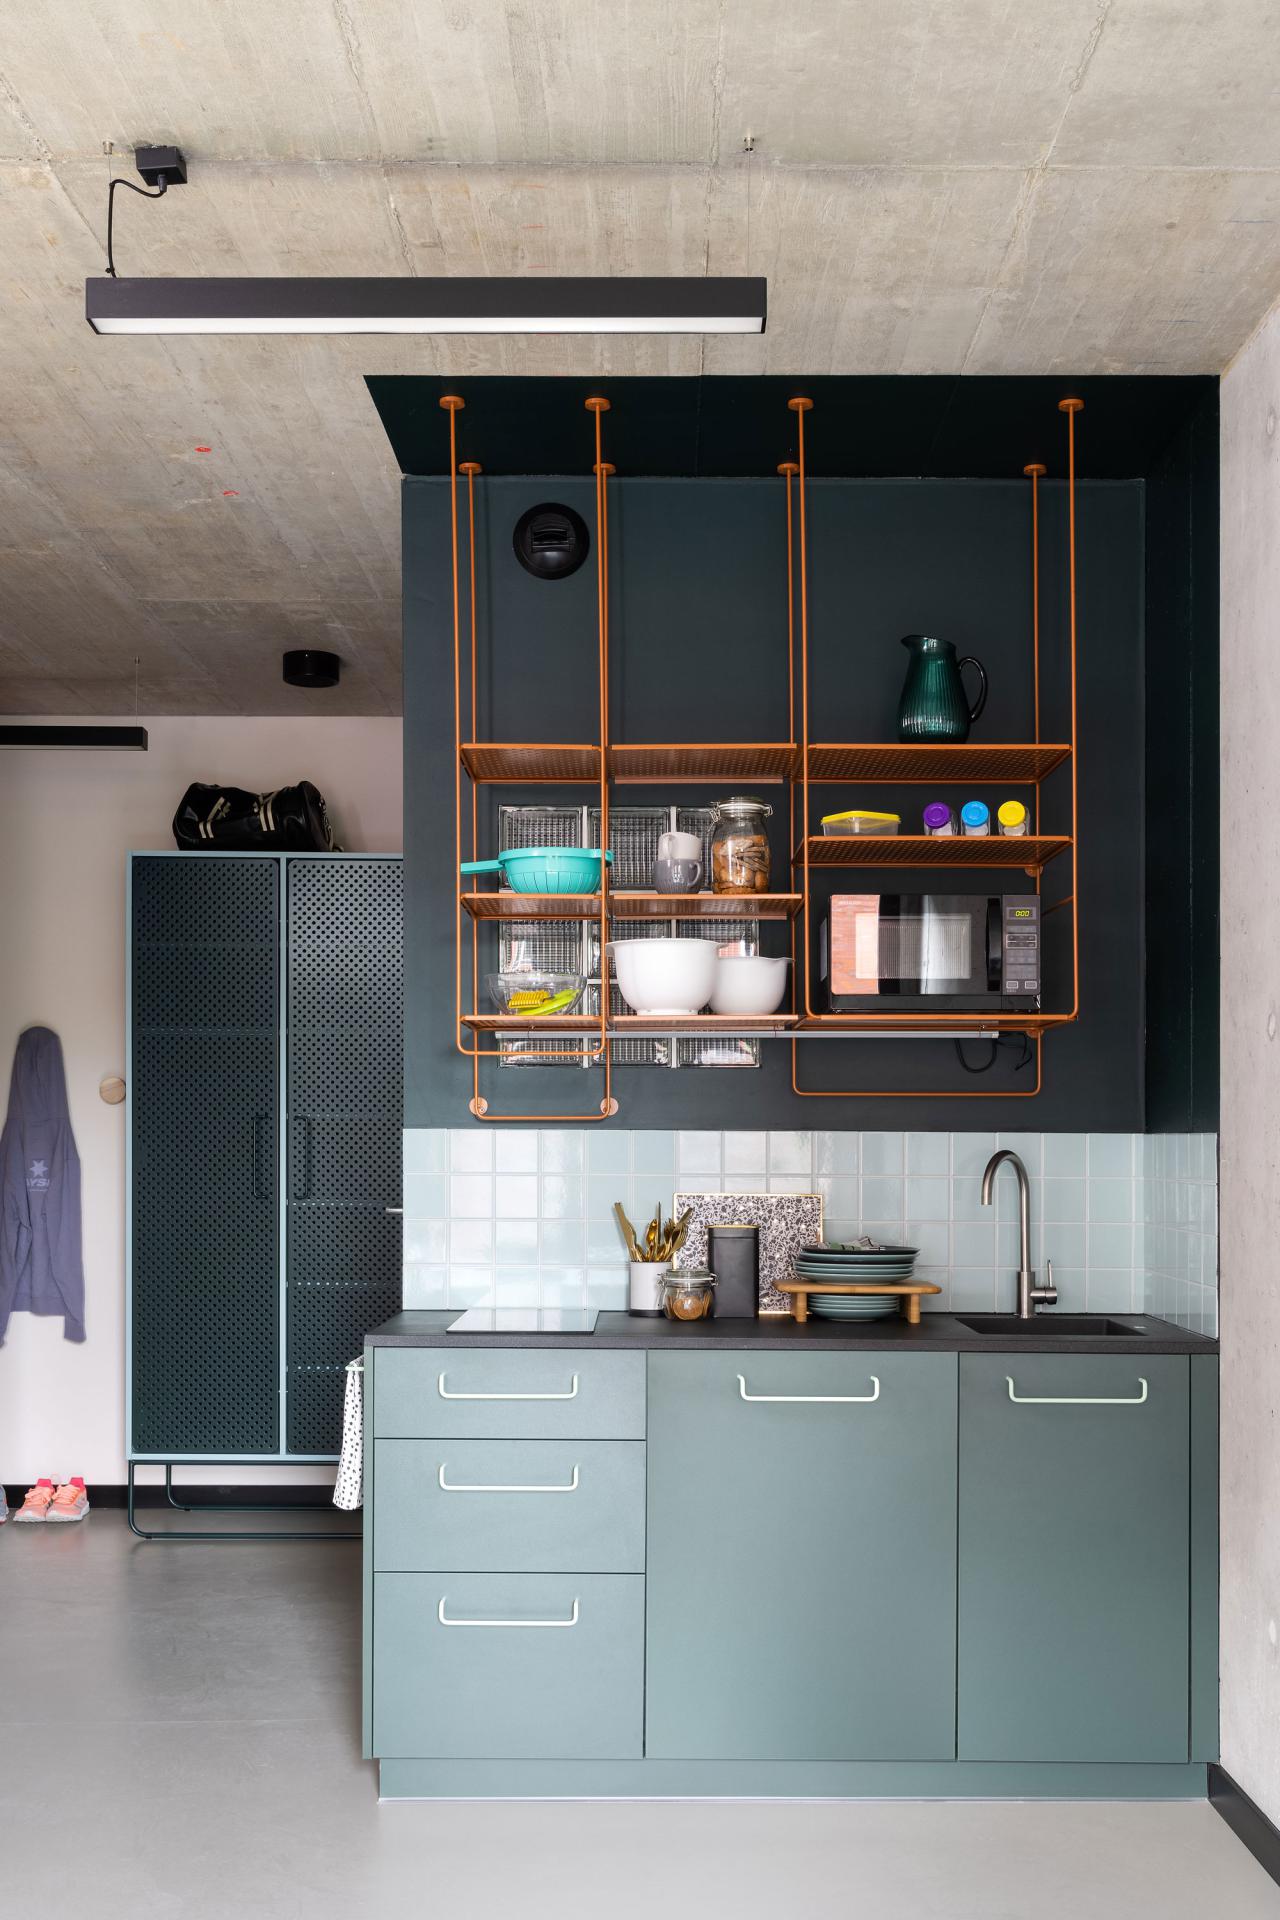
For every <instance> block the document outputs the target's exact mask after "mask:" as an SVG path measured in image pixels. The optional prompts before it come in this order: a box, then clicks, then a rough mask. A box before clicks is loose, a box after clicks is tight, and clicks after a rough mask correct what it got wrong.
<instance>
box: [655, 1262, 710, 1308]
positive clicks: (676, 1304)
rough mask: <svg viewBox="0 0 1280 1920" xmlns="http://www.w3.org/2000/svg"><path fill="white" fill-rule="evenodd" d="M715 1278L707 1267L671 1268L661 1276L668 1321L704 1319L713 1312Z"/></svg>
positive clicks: (664, 1306) (663, 1306) (663, 1304)
mask: <svg viewBox="0 0 1280 1920" xmlns="http://www.w3.org/2000/svg"><path fill="white" fill-rule="evenodd" d="M715 1284H716V1277H715V1275H714V1273H712V1272H711V1271H710V1269H709V1268H707V1267H684V1268H678V1267H672V1269H671V1271H670V1272H669V1273H665V1274H664V1275H663V1276H662V1311H663V1312H664V1313H665V1314H666V1316H667V1318H668V1320H705V1319H707V1318H708V1316H709V1315H710V1314H711V1313H712V1312H713V1311H714V1302H715Z"/></svg>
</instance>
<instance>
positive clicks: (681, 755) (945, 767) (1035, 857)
mask: <svg viewBox="0 0 1280 1920" xmlns="http://www.w3.org/2000/svg"><path fill="white" fill-rule="evenodd" d="M465 404H466V403H465V401H464V400H463V399H462V398H461V397H460V396H459V395H456V394H447V395H445V396H444V398H443V399H442V400H441V402H440V405H441V407H442V408H444V409H445V411H446V412H447V414H448V419H449V468H450V496H449V497H450V511H451V517H452V566H453V639H454V689H453V692H454V736H455V747H456V767H455V822H456V852H457V859H458V863H459V865H461V862H462V860H463V858H464V857H465V855H464V838H465V837H466V836H465V823H466V815H467V812H468V808H467V806H466V805H465V803H464V787H463V781H464V779H465V780H467V781H468V782H469V783H470V808H469V812H470V823H471V824H470V836H469V839H470V855H471V857H472V858H473V859H474V858H477V857H478V853H479V849H478V848H477V844H476V843H477V832H478V803H477V795H478V789H479V787H481V786H483V785H485V784H500V783H501V784H511V785H534V786H536V785H539V784H541V785H551V784H555V785H561V786H563V785H573V784H575V783H576V784H580V785H583V786H588V787H591V788H593V789H595V790H596V791H597V793H598V796H599V809H600V844H601V846H602V847H607V846H608V844H609V789H610V784H611V783H614V784H618V783H625V784H632V785H656V784H658V783H660V782H663V783H666V782H679V783H680V784H698V783H705V784H716V785H720V784H722V783H724V782H726V781H737V780H750V781H752V782H753V783H757V784H769V783H772V784H775V785H777V784H782V785H785V786H786V787H787V789H788V795H787V798H788V817H789V835H790V838H789V843H788V844H789V846H790V848H791V870H792V882H791V888H790V890H789V891H785V892H783V891H779V892H776V893H770V894H744V895H741V896H736V895H726V894H712V893H703V894H690V895H670V894H658V893H655V892H648V891H635V890H627V891H615V890H614V889H612V888H611V887H610V884H609V876H608V871H607V868H606V869H605V870H604V871H603V874H602V882H601V888H600V891H599V893H598V894H544V895H538V894H516V893H507V892H502V891H493V892H485V891H481V890H475V891H464V890H463V889H462V888H461V887H460V889H459V893H458V901H457V914H456V922H457V925H456V955H457V957H456V990H457V1006H456V1015H457V1040H456V1043H457V1047H458V1050H459V1052H460V1053H461V1054H462V1055H463V1056H464V1057H465V1058H466V1059H467V1060H468V1061H469V1062H470V1063H471V1070H472V1097H471V1101H470V1107H471V1111H472V1113H473V1114H474V1115H475V1116H476V1118H477V1119H480V1120H493V1121H498V1120H518V1121H527V1122H535V1123H536V1122H554V1121H569V1122H583V1121H594V1120H608V1119H610V1118H611V1117H612V1116H613V1115H614V1114H616V1113H617V1111H618V1102H617V1100H616V1098H615V1097H614V1094H613V1086H612V1074H613V1069H612V1057H611V1043H612V1042H613V1041H618V1040H624V1039H637V1038H645V1037H656V1036H664V1035H665V1036H672V1035H676V1034H680V1035H698V1034H704V1035H708V1036H712V1037H717V1036H718V1037H720V1038H725V1037H729V1036H732V1037H735V1038H736V1037H742V1038H757V1039H789V1040H790V1041H791V1084H792V1088H793V1090H794V1092H795V1093H796V1094H798V1095H800V1096H801V1097H803V1098H817V1099H857V1098H862V1099H868V1098H871V1099H895V1098H916V1099H960V1098H970V1099H973V1098H988V1099H1018V1098H1022V1099H1025V1098H1030V1097H1032V1096H1034V1095H1035V1094H1037V1093H1039V1091H1040V1088H1041V1084H1042V1068H1043V1061H1042V1042H1043V1036H1044V1034H1045V1033H1046V1032H1047V1031H1049V1030H1050V1029H1051V1028H1054V1027H1058V1026H1063V1025H1066V1024H1068V1023H1069V1022H1071V1021H1073V1020H1075V1019H1076V1017H1077V1015H1078V1012H1079V1005H1080V959H1079V954H1080V942H1079V921H1078V907H1077V901H1078V894H1079V888H1078V884H1077V880H1076V871H1077V862H1078V845H1077V826H1078V814H1077V808H1078V791H1077V779H1078V743H1077V719H1078V711H1077V670H1076V501H1075V425H1076V415H1077V413H1078V412H1079V411H1080V408H1081V405H1082V403H1081V402H1080V401H1079V400H1076V399H1066V400H1063V401H1061V402H1060V403H1059V407H1060V410H1061V411H1062V412H1063V413H1064V414H1065V415H1066V424H1067V512H1068V556H1069V569H1070V581H1069V609H1070V621H1069V628H1070V729H1069V732H1070V737H1069V738H1068V739H1057V740H1049V739H1045V738H1043V737H1042V731H1041V712H1040V694H1041V674H1040V542H1039V534H1040V518H1039V514H1040V498H1039V482H1040V479H1041V478H1042V477H1043V475H1044V473H1045V469H1044V467H1043V466H1041V465H1039V464H1038V463H1037V464H1034V465H1028V466H1027V467H1026V468H1025V469H1024V472H1025V474H1026V476H1027V478H1028V479H1029V480H1030V482H1031V487H1030V501H1031V552H1032V596H1031V597H1032V606H1031V626H1032V652H1033V676H1034V681H1033V684H1034V737H1033V739H1032V740H1030V741H1010V742H1004V743H991V744H976V743H972V742H965V743H964V744H961V745H945V746H944V745H940V746H919V745H914V744H904V745H899V744H897V743H892V742H878V741H865V742H833V741H815V740H813V739H811V737H810V687H809V661H810V630H809V589H808V518H807V500H806V486H807V479H808V468H807V457H806V446H805V419H806V415H807V414H808V413H810V412H811V411H812V408H813V402H812V401H811V400H810V399H808V398H807V397H806V396H803V395H796V396H795V397H793V398H792V399H791V400H790V401H789V402H788V407H789V408H790V410H791V411H792V412H793V413H794V414H795V416H796V438H797V458H796V459H794V460H786V461H783V462H782V463H781V464H780V465H779V467H778V473H779V475H780V476H782V478H783V479H784V481H785V488H786V495H785V497H786V551H787V689H788V715H787V737H786V738H785V739H782V740H773V741H763V742H762V741H745V742H744V741H731V742H715V741H710V742H708V741H701V742H684V743H681V742H622V741H612V740H611V739H610V737H609V492H608V482H609V479H610V478H611V476H612V475H613V473H614V468H613V466H612V465H610V464H609V463H608V462H607V461H606V460H605V459H604V447H603V416H604V414H605V413H607V412H608V410H609V402H608V401H607V400H606V399H603V398H600V397H595V396H593V397H592V398H590V399H588V400H587V401H586V407H587V409H588V411H589V412H590V413H591V414H592V415H593V418H594V459H593V462H592V472H593V475H594V477H595V487H596V502H595V506H596V591H597V691H598V727H597V731H598V736H599V737H598V738H597V739H596V740H593V741H575V742H537V741H492V740H481V739H479V738H478V737H477V731H478V713H477V697H476V657H477V651H476V650H477V631H476V627H477V611H476V520H475V483H476V477H477V475H478V474H479V473H480V472H481V468H480V466H479V463H478V462H476V461H460V460H459V458H458V415H459V413H460V412H461V411H462V410H463V409H464V407H465ZM463 480H465V483H466V516H465V517H466V526H467V539H466V552H465V565H464V553H463V537H462V504H461V498H460V496H461V492H462V486H461V483H462V481H463ZM464 576H465V596H464ZM464 597H465V601H466V610H467V618H466V620H465V621H464V618H463V603H464ZM464 632H465V640H464ZM464 688H469V700H467V699H465V698H464ZM797 707H798V709H799V712H798V713H797ZM797 723H798V724H797ZM797 735H798V736H799V737H798V738H797ZM1064 768H1065V769H1066V770H1067V772H1068V774H1069V779H1070V827H1071V830H1070V832H1069V833H1048V832H1043V831H1042V830H1041V786H1042V783H1043V782H1045V781H1046V780H1047V779H1048V778H1049V777H1050V776H1051V775H1052V774H1054V773H1056V772H1057V771H1058V770H1059V769H1064ZM872 782H875V783H879V784H883V785H889V784H892V785H900V786H923V785H928V784H935V783H940V782H945V783H947V784H951V785H964V784H974V783H983V784H990V783H993V782H1006V783H1008V784H1010V785H1014V786H1025V787H1031V788H1033V789H1034V812H1033V827H1034V831H1033V832H1032V833H1030V834H1027V835H1025V836H1021V837H1017V838H1013V837H1010V838H1002V837H988V838H983V839H966V838H964V837H962V836H961V837H943V838H932V837H929V836H926V835H921V834H900V835H897V836H892V837H885V838H880V837H868V838H865V839H858V838H849V839H845V838H835V837H831V838H828V837H825V836H823V835H820V834H817V833H815V832H813V830H812V823H813V813H812V810H811V789H812V788H813V787H814V786H824V785H828V784H833V783H850V784H858V783H872ZM797 816H798V820H799V823H800V824H799V826H798V824H797ZM1068 858H1069V860H1070V864H1071V867H1072V880H1071V888H1070V891H1069V892H1067V893H1065V894H1064V895H1063V897H1061V898H1060V899H1057V900H1055V901H1054V902H1053V903H1052V904H1051V905H1049V906H1047V907H1046V908H1045V909H1044V911H1045V913H1046V914H1048V913H1053V912H1057V911H1066V910H1067V909H1069V910H1070V913H1071V954H1072V1002H1071V1006H1070V1008H1069V1009H1068V1010H1064V1011H1062V1012H1044V1013H991V1014H987V1013H947V1012H938V1013H920V1012H911V1013H893V1012H883V1013H881V1012H870V1013H824V1012H820V1011H819V1010H817V1009H816V1008H815V1007H814V1006H813V1004H812V998H811V987H810V960H811V953H812V938H813V927H812V910H813V894H812V881H813V876H814V874H815V873H818V872H822V871H829V870H830V869H832V868H836V867H850V868H867V869H875V868H914V869H926V868H932V869H936V870H938V871H943V870H945V869H947V868H957V867H959V868H964V869H966V870H975V871H976V870H979V869H983V868H986V869H989V870H992V871H999V870H1004V871H1009V870H1011V869H1017V870H1020V871H1023V872H1026V873H1027V874H1030V875H1031V876H1032V877H1033V879H1034V881H1035V887H1036V891H1037V892H1039V891H1040V887H1041V877H1042V874H1043V872H1044V871H1045V869H1046V868H1047V867H1048V866H1049V865H1050V863H1052V862H1057V861H1060V860H1066V859H1068ZM673 918H676V919H680V920H686V921H687V920H697V919H715V920H717V921H724V920H734V919H739V920H744V921H745V920H751V921H757V920H776V921H784V922H788V923H789V924H790V927H791V954H792V961H793V967H792V983H793V986H792V993H793V1005H792V1009H791V1010H790V1011H789V1012H782V1013H776V1014H770V1015H766V1016H761V1017H757V1018H738V1017H736V1016H728V1015H721V1016H717V1015H712V1014H699V1015H694V1016H689V1017H683V1018H670V1017H667V1018H663V1017H657V1016H655V1017H652V1018H649V1017H646V1016H641V1015H636V1014H610V1013H609V1011H608V1008H609V962H608V952H607V948H608V934H609V923H610V920H611V919H619V920H627V921H632V920H643V919H655V920H658V919H661V920H670V919H673ZM573 919H577V920H592V921H597V920H598V922H599V934H600V955H601V960H600V971H601V986H600V1010H599V1012H598V1013H595V1014H569V1015H564V1014H561V1015H552V1016H549V1017H546V1018H544V1019H542V1020H538V1019H532V1018H529V1017H528V1016H525V1017H523V1018H522V1017H520V1016H515V1015H503V1014H496V1013H486V1012H483V1011H482V1010H481V1008H480V1004H479V984H480V970H479V937H480V929H481V926H482V925H484V924H488V923H492V922H497V921H503V920H516V921H548V920H573ZM468 926H469V928H470V948H471V952H470V968H469V973H470V980H469V987H470V991H469V994H468V992H467V985H468V967H467V956H466V945H467V942H466V930H467V928H468ZM539 1028H542V1029H544V1030H545V1033H546V1037H547V1039H548V1041H549V1042H554V1044H552V1045H549V1046H548V1047H547V1049H546V1051H545V1053H544V1052H542V1051H540V1050H537V1049H535V1050H533V1051H532V1052H529V1051H522V1053H521V1059H522V1060H529V1059H535V1060H536V1059H540V1058H546V1059H553V1060H555V1061H557V1062H564V1061H566V1060H572V1061H576V1062H579V1063H582V1062H586V1063H589V1064H591V1065H596V1066H598V1067H599V1068H600V1071H601V1073H602V1076H603V1086H602V1097H601V1099H600V1101H599V1105H598V1109H597V1110H596V1111H594V1112H585V1113H584V1112H575V1113H550V1114H497V1113H494V1112H492V1111H491V1110H490V1106H489V1101H488V1100H487V1098H486V1097H485V1096H484V1094H483V1093H482V1092H481V1087H480V1063H481V1061H482V1060H489V1059H492V1060H500V1059H501V1058H502V1057H503V1055H502V1049H501V1046H500V1045H499V1046H498V1047H496V1048H495V1047H486V1046H482V1045H481V1044H480V1042H481V1037H482V1036H485V1035H489V1036H495V1037H497V1038H498V1039H499V1041H501V1039H502V1038H503V1037H508V1038H510V1037H514V1036H516V1035H518V1036H520V1038H521V1039H523V1040H529V1039H533V1038H536V1036H537V1033H538V1030H539ZM1001 1033H1017V1034H1024V1035H1026V1036H1027V1037H1028V1039H1029V1040H1030V1041H1032V1042H1033V1043H1034V1047H1035V1055H1036V1072H1035V1084H1034V1086H1032V1087H1029V1088H1024V1089H1019V1090H1018V1091H1017V1092H1012V1093H1011V1092H1009V1091H1008V1090H997V1091H994V1092H990V1093H988V1092H987V1091H986V1090H985V1089H984V1090H982V1091H977V1090H975V1089H971V1088H963V1089H955V1088H940V1089H929V1090H927V1091H921V1090H915V1089H903V1088H864V1087H854V1088H841V1089H826V1088H811V1087H804V1086H801V1085H800V1080H799V1044H800V1042H801V1041H804V1040H807V1041H813V1040H819V1039H828V1040H831V1039H836V1040H839V1039H852V1038H855V1037H857V1036H859V1035H862V1036H864V1037H865V1036H869V1035H880V1036H886V1035H904V1036H905V1035H915V1036H927V1037H929V1038H946V1037H948V1036H953V1037H957V1038H958V1037H966V1036H968V1037H971V1036H974V1035H975V1034H979V1035H981V1036H983V1037H996V1036H998V1035H1000V1034H1001ZM567 1037H568V1038H574V1037H576V1038H578V1039H580V1040H581V1045H580V1046H578V1047H570V1048H569V1049H568V1050H567V1051H566V1050H564V1049H565V1043H566V1038H567Z"/></svg>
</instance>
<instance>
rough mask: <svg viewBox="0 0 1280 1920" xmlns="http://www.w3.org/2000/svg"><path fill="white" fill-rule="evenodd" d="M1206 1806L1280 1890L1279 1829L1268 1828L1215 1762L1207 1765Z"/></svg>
mask: <svg viewBox="0 0 1280 1920" xmlns="http://www.w3.org/2000/svg"><path fill="white" fill-rule="evenodd" d="M1209 1805H1210V1806H1211V1807H1213V1808H1214V1809H1215V1810H1216V1811H1217V1812H1218V1813H1220V1814H1221V1815H1222V1818H1223V1819H1224V1820H1225V1821H1226V1823H1227V1825H1228V1826H1229V1827H1230V1829H1231V1831H1232V1833H1234V1834H1235V1836H1236V1839H1237V1840H1240V1841H1243V1843H1244V1845H1245V1846H1246V1847H1248V1849H1249V1851H1250V1853H1251V1854H1252V1855H1253V1857H1254V1859H1255V1860H1256V1861H1257V1863H1258V1865H1259V1866H1260V1867H1261V1868H1262V1869H1263V1871H1264V1872H1265V1873H1269V1874H1270V1875H1271V1878H1272V1879H1273V1880H1274V1881H1275V1882H1276V1884H1277V1885H1278V1886H1280V1828H1277V1827H1275V1826H1273V1825H1272V1823H1271V1821H1270V1820H1268V1818H1267V1816H1266V1814H1265V1813H1264V1812H1263V1811H1262V1808H1261V1807H1258V1806H1255V1805H1254V1803H1253V1801H1252V1800H1251V1799H1250V1798H1249V1796H1248V1794H1247V1793H1246V1792H1245V1791H1244V1789H1243V1787H1238V1786H1237V1785H1236V1783H1235V1781H1234V1780H1233V1779H1232V1778H1231V1775H1230V1774H1229V1773H1227V1772H1226V1770H1225V1769H1224V1768H1222V1767H1220V1766H1218V1765H1217V1763H1216V1762H1215V1761H1211V1762H1210V1765H1209Z"/></svg>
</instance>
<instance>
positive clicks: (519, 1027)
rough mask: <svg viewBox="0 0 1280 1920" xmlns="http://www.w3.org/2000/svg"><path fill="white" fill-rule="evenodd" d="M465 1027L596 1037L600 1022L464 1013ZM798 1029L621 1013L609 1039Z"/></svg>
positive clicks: (762, 1021)
mask: <svg viewBox="0 0 1280 1920" xmlns="http://www.w3.org/2000/svg"><path fill="white" fill-rule="evenodd" d="M462 1024H463V1026H464V1027H470V1028H471V1029H472V1030H473V1032H475V1033H501V1034H518V1035H520V1036H521V1037H524V1036H526V1035H529V1036H532V1035H533V1034H536V1033H552V1034H556V1033H559V1034H564V1033H596V1034H598V1033H599V1031H600V1020H599V1017H598V1016H597V1015H595V1014H585V1013H558V1014H557V1013H549V1014H546V1015H544V1017H543V1018H542V1019H541V1020H528V1019H523V1018H521V1017H520V1016H519V1015H517V1014H510V1013H464V1014H463V1016H462ZM795 1025H796V1016H795V1014H793V1013H757V1014H750V1013H748V1014H737V1013H685V1014H674V1013H673V1014H666V1015H664V1014H650V1013H619V1014H613V1015H611V1016H610V1020H609V1036H610V1038H611V1039H614V1040H634V1039H638V1038H640V1037H642V1036H643V1035H645V1034H664V1033H687V1034H699V1033H705V1034H710V1035H715V1034H727V1033H741V1034H754V1035H757V1036H759V1037H760V1038H762V1039H768V1038H769V1036H770V1035H771V1034H785V1033H789V1032H790V1031H791V1029H792V1028H793V1027H794V1026H795Z"/></svg>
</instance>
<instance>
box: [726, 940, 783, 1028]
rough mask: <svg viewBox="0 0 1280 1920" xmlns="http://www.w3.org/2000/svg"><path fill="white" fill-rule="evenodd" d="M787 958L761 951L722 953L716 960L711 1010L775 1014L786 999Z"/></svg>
mask: <svg viewBox="0 0 1280 1920" xmlns="http://www.w3.org/2000/svg"><path fill="white" fill-rule="evenodd" d="M790 965H791V962H790V960H789V959H787V960H773V959H769V958H766V956H765V955H764V954H760V953H751V954H739V953H731V954H725V955H724V956H723V957H722V958H720V959H717V961H716V977H715V984H714V985H713V987H712V989H711V1011H712V1013H741V1014H748V1013H776V1012H777V1011H778V1008H779V1007H780V1006H781V1005H782V1002H783V1000H784V999H785V998H786V992H787V968H788V967H789V966H790Z"/></svg>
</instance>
